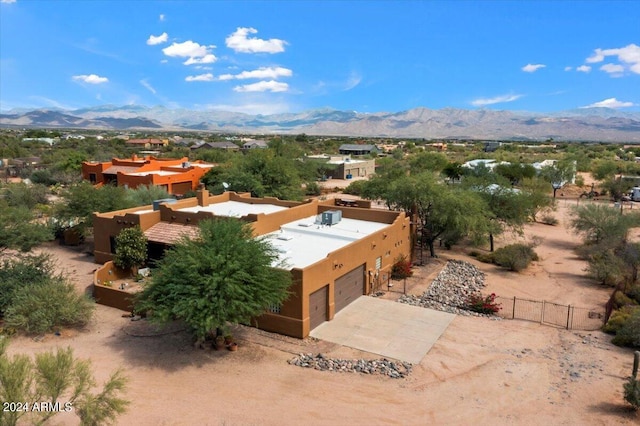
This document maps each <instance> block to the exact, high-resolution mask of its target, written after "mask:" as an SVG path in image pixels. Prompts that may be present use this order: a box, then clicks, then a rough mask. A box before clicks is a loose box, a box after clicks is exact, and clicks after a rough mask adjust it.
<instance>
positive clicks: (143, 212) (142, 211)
mask: <svg viewBox="0 0 640 426" xmlns="http://www.w3.org/2000/svg"><path fill="white" fill-rule="evenodd" d="M152 211H153V209H149V210H136V211H135V212H133V214H146V213H151V212H152Z"/></svg>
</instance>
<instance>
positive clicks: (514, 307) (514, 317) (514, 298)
mask: <svg viewBox="0 0 640 426" xmlns="http://www.w3.org/2000/svg"><path fill="white" fill-rule="evenodd" d="M511 319H516V297H515V296H513V308H512V310H511Z"/></svg>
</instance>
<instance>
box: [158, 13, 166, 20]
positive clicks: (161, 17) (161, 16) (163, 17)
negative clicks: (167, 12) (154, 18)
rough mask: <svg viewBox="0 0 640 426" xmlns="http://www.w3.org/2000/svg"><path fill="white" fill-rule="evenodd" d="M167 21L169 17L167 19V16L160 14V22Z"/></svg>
mask: <svg viewBox="0 0 640 426" xmlns="http://www.w3.org/2000/svg"><path fill="white" fill-rule="evenodd" d="M165 19H167V17H166V16H164V13H161V14H160V16H158V20H159V21H160V22H164V20H165Z"/></svg>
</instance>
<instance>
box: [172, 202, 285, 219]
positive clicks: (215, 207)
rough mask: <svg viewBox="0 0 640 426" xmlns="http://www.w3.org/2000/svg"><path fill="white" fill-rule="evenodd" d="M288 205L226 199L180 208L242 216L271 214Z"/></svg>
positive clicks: (190, 210)
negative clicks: (205, 204)
mask: <svg viewBox="0 0 640 426" xmlns="http://www.w3.org/2000/svg"><path fill="white" fill-rule="evenodd" d="M286 209H287V207H282V206H277V205H275V204H249V203H241V202H239V201H224V202H222V203H215V204H209V205H208V206H194V207H185V208H182V209H179V211H182V212H191V213H197V212H211V213H213V214H215V215H217V216H229V217H242V216H246V215H248V214H259V213H264V214H269V213H275V212H279V211H281V210H286Z"/></svg>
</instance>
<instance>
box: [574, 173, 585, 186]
mask: <svg viewBox="0 0 640 426" xmlns="http://www.w3.org/2000/svg"><path fill="white" fill-rule="evenodd" d="M575 182H576V185H577V186H584V176H581V175H577V176H576V180H575Z"/></svg>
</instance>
